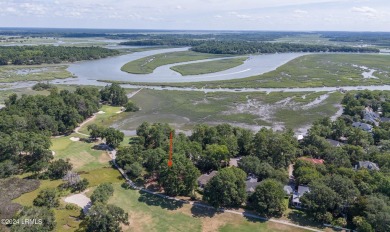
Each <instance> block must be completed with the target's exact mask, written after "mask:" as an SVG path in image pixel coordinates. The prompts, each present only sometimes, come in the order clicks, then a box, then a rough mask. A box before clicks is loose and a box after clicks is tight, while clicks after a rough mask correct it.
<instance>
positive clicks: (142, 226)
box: [122, 211, 154, 232]
mask: <svg viewBox="0 0 390 232" xmlns="http://www.w3.org/2000/svg"><path fill="white" fill-rule="evenodd" d="M153 225H154V222H153V218H152V216H151V215H149V214H144V213H138V212H134V211H131V212H129V225H122V229H123V231H134V232H143V231H148V229H152V228H153ZM147 228H148V229H147Z"/></svg>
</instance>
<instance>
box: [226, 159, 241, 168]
mask: <svg viewBox="0 0 390 232" xmlns="http://www.w3.org/2000/svg"><path fill="white" fill-rule="evenodd" d="M240 159H241V157H238V158H230V160H229V166H231V167H232V166H234V167H238V161H239V160H240Z"/></svg>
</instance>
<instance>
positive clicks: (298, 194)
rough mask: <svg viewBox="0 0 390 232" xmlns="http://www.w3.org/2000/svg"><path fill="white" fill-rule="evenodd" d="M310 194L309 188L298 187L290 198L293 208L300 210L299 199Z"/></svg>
mask: <svg viewBox="0 0 390 232" xmlns="http://www.w3.org/2000/svg"><path fill="white" fill-rule="evenodd" d="M308 192H310V188H309V187H307V186H302V185H300V186H298V191H295V192H294V193H293V196H292V200H291V201H292V205H293V206H295V207H296V208H302V207H303V206H302V203H301V200H300V199H301V197H302V196H303V195H304V194H305V193H308Z"/></svg>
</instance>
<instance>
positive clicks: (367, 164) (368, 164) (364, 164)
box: [355, 161, 379, 171]
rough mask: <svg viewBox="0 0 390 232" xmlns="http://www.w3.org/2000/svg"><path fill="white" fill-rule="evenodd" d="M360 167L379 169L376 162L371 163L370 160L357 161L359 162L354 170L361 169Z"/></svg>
mask: <svg viewBox="0 0 390 232" xmlns="http://www.w3.org/2000/svg"><path fill="white" fill-rule="evenodd" d="M362 168H365V169H368V170H374V171H379V167H378V164H376V163H373V162H371V161H359V162H358V163H357V164H356V165H355V169H356V170H358V169H362Z"/></svg>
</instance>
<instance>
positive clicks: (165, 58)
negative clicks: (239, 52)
mask: <svg viewBox="0 0 390 232" xmlns="http://www.w3.org/2000/svg"><path fill="white" fill-rule="evenodd" d="M226 56H227V55H216V54H208V53H199V52H192V51H184V52H169V53H163V54H157V55H152V56H147V57H144V58H141V59H138V60H134V61H131V62H129V63H127V64H125V65H123V66H122V68H121V70H122V71H124V72H128V73H133V74H147V73H152V72H153V70H155V69H156V68H157V67H159V66H162V65H166V64H174V63H181V62H186V61H194V60H204V59H211V58H219V57H226Z"/></svg>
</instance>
